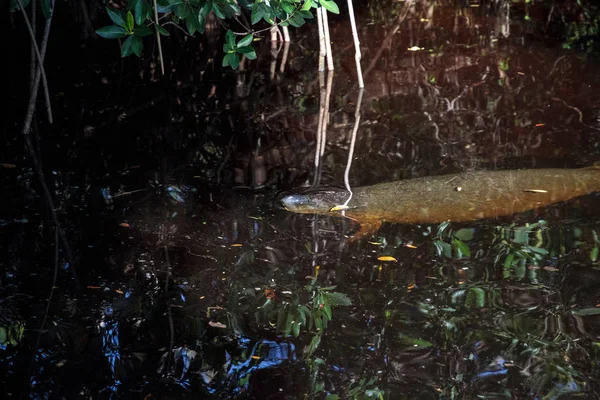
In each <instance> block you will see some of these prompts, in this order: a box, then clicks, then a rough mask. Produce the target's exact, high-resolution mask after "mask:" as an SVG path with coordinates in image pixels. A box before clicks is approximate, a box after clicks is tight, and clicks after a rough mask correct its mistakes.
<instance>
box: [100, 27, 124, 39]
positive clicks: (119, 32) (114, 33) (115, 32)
mask: <svg viewBox="0 0 600 400" xmlns="http://www.w3.org/2000/svg"><path fill="white" fill-rule="evenodd" d="M96 34H97V35H98V36H101V37H103V38H105V39H119V38H122V37H125V36H127V32H126V31H125V28H122V27H120V26H116V25H110V26H105V27H104V28H100V29H97V30H96Z"/></svg>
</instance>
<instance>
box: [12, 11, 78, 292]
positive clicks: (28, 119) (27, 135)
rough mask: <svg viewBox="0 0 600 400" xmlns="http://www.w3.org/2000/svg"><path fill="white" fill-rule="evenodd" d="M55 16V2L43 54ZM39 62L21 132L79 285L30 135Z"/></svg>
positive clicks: (37, 84)
mask: <svg viewBox="0 0 600 400" xmlns="http://www.w3.org/2000/svg"><path fill="white" fill-rule="evenodd" d="M17 1H18V2H19V6H20V7H22V3H21V0H17ZM21 10H23V9H22V8H21ZM53 15H54V2H53V3H52V8H51V9H50V15H49V16H48V19H47V20H46V27H45V28H44V37H43V39H42V52H43V53H44V54H45V52H46V47H47V43H48V36H49V35H50V25H51V24H52V16H53ZM36 49H37V46H36ZM39 61H40V65H39V67H40V68H38V69H37V72H36V74H35V78H34V80H33V87H32V88H31V93H30V95H29V104H28V106H27V112H26V113H25V121H24V123H23V130H22V131H21V134H22V135H23V138H24V139H25V147H27V151H28V152H29V156H30V157H31V161H32V162H33V168H34V170H35V172H36V174H37V175H38V179H39V181H40V186H41V187H42V193H43V195H44V198H45V200H46V204H47V206H48V209H49V211H50V219H51V221H52V223H53V224H54V226H55V227H56V229H57V231H58V235H59V237H60V240H61V242H62V245H63V249H64V251H65V253H66V258H67V261H68V262H69V264H70V267H71V273H72V275H73V280H75V282H76V283H77V284H79V281H78V279H77V272H76V270H75V260H74V258H73V253H72V252H71V246H70V245H69V241H68V240H67V236H66V235H65V232H64V231H63V229H62V228H61V225H60V222H59V221H58V215H57V214H56V210H55V208H54V201H53V200H52V196H51V195H50V190H49V189H48V185H47V184H46V179H45V177H44V171H43V170H42V167H41V164H40V160H39V158H38V155H37V153H36V151H35V149H34V146H33V142H32V140H31V134H30V131H31V122H32V121H33V113H34V111H35V103H36V100H37V96H38V89H39V87H40V78H41V77H42V74H43V73H44V70H43V68H41V64H42V62H43V58H41V57H40V60H39Z"/></svg>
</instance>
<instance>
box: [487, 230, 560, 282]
mask: <svg viewBox="0 0 600 400" xmlns="http://www.w3.org/2000/svg"><path fill="white" fill-rule="evenodd" d="M546 228H547V223H546V221H539V222H537V223H535V224H526V225H524V226H515V224H512V225H510V226H507V227H502V226H498V227H496V240H495V241H496V245H495V247H494V249H495V251H496V252H497V253H496V259H495V262H496V263H498V262H501V260H504V277H505V278H510V277H514V278H516V279H517V280H521V279H523V277H524V276H525V273H526V271H527V268H528V267H529V266H531V265H535V266H537V265H540V263H541V262H542V261H543V260H545V258H546V256H547V255H548V254H549V251H548V250H547V249H545V248H544V247H542V245H543V232H544V231H545V230H546Z"/></svg>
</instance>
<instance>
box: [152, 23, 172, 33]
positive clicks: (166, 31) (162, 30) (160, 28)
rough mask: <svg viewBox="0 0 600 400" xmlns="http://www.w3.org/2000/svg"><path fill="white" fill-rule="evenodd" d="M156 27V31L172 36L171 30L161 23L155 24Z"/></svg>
mask: <svg viewBox="0 0 600 400" xmlns="http://www.w3.org/2000/svg"><path fill="white" fill-rule="evenodd" d="M154 29H156V32H158V33H160V34H161V35H163V36H171V34H170V33H169V31H168V30H166V29H165V28H163V27H162V26H160V25H154Z"/></svg>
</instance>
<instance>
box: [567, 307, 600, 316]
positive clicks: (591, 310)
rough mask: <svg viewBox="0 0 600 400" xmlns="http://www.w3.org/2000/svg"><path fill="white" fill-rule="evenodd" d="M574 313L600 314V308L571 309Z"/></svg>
mask: <svg viewBox="0 0 600 400" xmlns="http://www.w3.org/2000/svg"><path fill="white" fill-rule="evenodd" d="M571 313H572V314H573V315H581V316H583V315H600V308H582V309H581V310H573V311H571Z"/></svg>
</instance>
